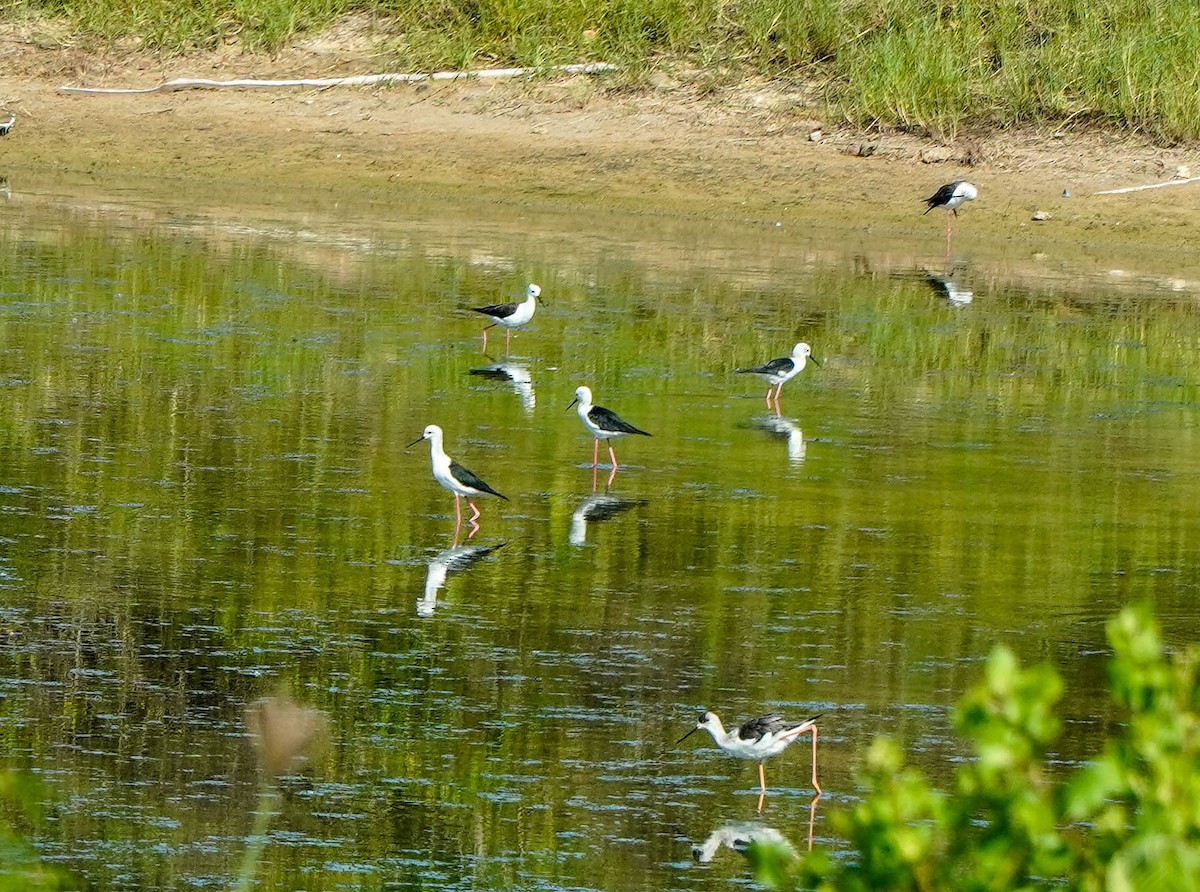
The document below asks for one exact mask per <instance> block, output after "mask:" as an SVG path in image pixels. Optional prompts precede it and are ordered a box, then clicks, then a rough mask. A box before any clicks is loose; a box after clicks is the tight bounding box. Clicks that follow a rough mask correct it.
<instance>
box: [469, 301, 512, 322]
mask: <svg viewBox="0 0 1200 892" xmlns="http://www.w3.org/2000/svg"><path fill="white" fill-rule="evenodd" d="M519 306H520V304H489V305H488V306H486V307H471V311H472V312H475V313H483V315H485V316H491V317H492V318H493V319H507V318H508V317H509V316H511V315H512V314H513V313H515V312H517V307H519Z"/></svg>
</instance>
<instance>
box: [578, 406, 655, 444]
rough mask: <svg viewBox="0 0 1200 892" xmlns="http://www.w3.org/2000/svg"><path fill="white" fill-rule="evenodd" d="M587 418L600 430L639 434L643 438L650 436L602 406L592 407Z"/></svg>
mask: <svg viewBox="0 0 1200 892" xmlns="http://www.w3.org/2000/svg"><path fill="white" fill-rule="evenodd" d="M588 418H590V419H591V421H592V424H594V425H596V427H598V428H600V429H601V430H606V431H619V432H620V433H622V434H641V435H642V436H643V437H648V436H650V434H648V433H646V432H645V431H644V430H640V429H639V428H636V427H634V426H633V425H632V424H630V423H629V422H628V421H625V420H624V419H622V418H620V417H619V416H618V415H617V413H616V412H613V411H611V410H609V409H606V408H604V407H603V406H592V411H590V412H588Z"/></svg>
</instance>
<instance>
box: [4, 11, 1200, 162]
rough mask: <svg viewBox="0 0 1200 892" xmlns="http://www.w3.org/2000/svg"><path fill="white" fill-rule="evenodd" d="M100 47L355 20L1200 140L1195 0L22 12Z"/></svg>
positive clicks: (506, 56) (895, 106)
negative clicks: (63, 25)
mask: <svg viewBox="0 0 1200 892" xmlns="http://www.w3.org/2000/svg"><path fill="white" fill-rule="evenodd" d="M7 9H8V11H9V14H10V16H11V14H12V11H13V10H20V11H24V12H26V13H28V14H31V15H40V16H51V17H56V18H63V19H65V20H67V22H68V24H69V26H70V27H71V28H72V30H73V31H74V32H75V33H76V34H78V35H79V36H81V37H84V38H89V37H90V38H91V39H93V40H95V41H97V42H104V41H116V40H119V39H121V38H127V37H130V36H138V37H140V38H142V40H143V42H144V44H145V45H148V46H150V47H153V48H158V49H161V50H165V51H168V52H186V51H187V50H188V49H190V48H196V47H209V46H213V45H216V44H218V43H221V42H223V41H228V40H231V39H237V40H240V41H242V42H243V43H244V44H246V45H247V46H249V47H251V48H255V49H263V50H268V51H269V50H274V49H278V48H279V47H281V46H283V45H285V44H286V43H287V42H288V41H289V40H292V39H294V38H295V37H297V36H298V35H301V34H304V33H306V32H312V31H315V30H319V29H321V28H323V27H326V26H329V25H331V24H333V23H334V22H336V21H337V20H338V18H339V17H341V16H345V15H349V14H360V15H362V14H365V15H369V16H371V17H372V18H373V19H374V20H375V21H377V22H378V23H379V24H380V26H381V27H380V31H381V33H386V34H387V35H390V36H389V37H387V38H386V39H385V41H384V43H385V45H384V49H385V50H386V52H387V53H388V58H389V61H390V62H391V63H394V64H396V65H402V66H406V67H409V68H413V69H431V68H455V67H466V66H474V65H487V64H519V65H551V64H557V63H563V62H575V61H581V60H604V61H610V62H616V63H618V64H621V65H622V66H624V67H625V68H626V69H627V70H631V71H633V72H634V73H635V76H636V75H637V74H640V73H642V72H645V71H647V70H648V69H649V68H651V67H653V66H654V65H657V64H662V63H663V62H664V61H668V62H670V63H673V64H676V65H677V66H678V67H680V68H681V69H682V68H687V67H689V66H696V65H703V66H705V67H710V66H717V67H720V68H722V69H724V70H730V71H733V72H734V73H736V74H746V75H750V74H759V75H766V76H770V77H797V78H804V79H808V80H813V81H815V82H818V83H821V84H824V85H825V92H826V96H827V99H828V101H829V102H830V103H831V105H832V106H833V107H834V109H836V111H837V112H838V113H840V114H842V115H844V116H845V117H846V118H847V119H849V120H850V121H852V122H854V123H856V124H858V125H860V126H875V125H878V126H882V127H899V128H904V129H908V130H913V131H917V132H925V133H929V134H932V135H933V136H936V137H941V138H952V137H953V136H955V135H956V133H957V132H958V131H959V130H960V129H962V128H963V127H967V126H969V127H1006V126H1012V125H1027V124H1033V125H1051V126H1059V125H1062V124H1064V123H1081V124H1088V125H1099V126H1102V127H1105V128H1108V129H1117V130H1136V131H1139V132H1142V133H1144V134H1147V135H1149V136H1151V137H1152V138H1155V139H1157V140H1160V141H1176V140H1197V139H1200V101H1198V99H1197V97H1198V96H1200V65H1197V63H1196V60H1197V59H1200V3H1196V2H1195V0H1160V2H1157V3H1146V2H1145V0H1107V2H1104V3H1095V2H1093V0H882V2H879V0H876V2H866V0H428V2H422V3H412V2H409V0H199V2H197V3H188V4H179V3H178V2H176V0H135V2H129V0H86V2H85V0H15V3H10V4H9V5H8V7H7Z"/></svg>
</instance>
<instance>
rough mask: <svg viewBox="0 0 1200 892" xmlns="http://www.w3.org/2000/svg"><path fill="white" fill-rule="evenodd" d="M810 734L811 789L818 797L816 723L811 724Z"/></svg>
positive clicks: (819, 786)
mask: <svg viewBox="0 0 1200 892" xmlns="http://www.w3.org/2000/svg"><path fill="white" fill-rule="evenodd" d="M812 735H813V745H812V751H813V773H812V785H813V789H814V790H816V791H817V796H818V797H820V795H821V785H820V784H819V783H817V726H816V725H813V726H812Z"/></svg>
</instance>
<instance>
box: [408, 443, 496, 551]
mask: <svg viewBox="0 0 1200 892" xmlns="http://www.w3.org/2000/svg"><path fill="white" fill-rule="evenodd" d="M422 440H428V441H429V455H430V459H431V461H432V463H433V479H434V480H436V481H437V482H438V483H440V484H441V486H442V488H443V489H448V490H449V491H450V492H452V493H454V541H455V542H457V541H458V531H459V528H460V527H461V526H462V499H463V498H466V500H467V504H468V505H470V506H471V511H472V512H474V513H473V514H472V515H471V520H470V523H471V532H470V533H468V534H467V538H468V539H470V538H471V537H472V536H474V535H475V534H476V533H477V532H479V524H478V523H477V521H478V520H479V509H478V508H476V507H475V503H474V502H472V501H471V496H480V495H484V494H487V495H491V496H497V497H498V498H501V499H504V501H506V502H507V501H508V497H507V496H502V495H500V493H498V492H496V490H494V489H492V488H491V487H490V486H488V485H487V484H486V483H484V482H483V480H481V479H480V478H479V476H478V475H476V474H474V473H472V472H471V471H468V470H467V469H466V468H464V467H463V466H462V465H460V464H459V463H458V462H456V461H454V460H453V459H451V458H450V456H448V455H447V454H446V450H445V449H443V448H442V429H441V428H440V427H438V426H437V425H436V424H431V425H429V426H428V427H427V428H425V430H424V431H422V433H421V436H419V437H417V438H416V439H415V440H413V441H412V442H411V443H409V444H408V446H406V447H404V448H405V449H408V448H410V447H412V446H416V445H417V444H418V443H420V442H421V441H422Z"/></svg>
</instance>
